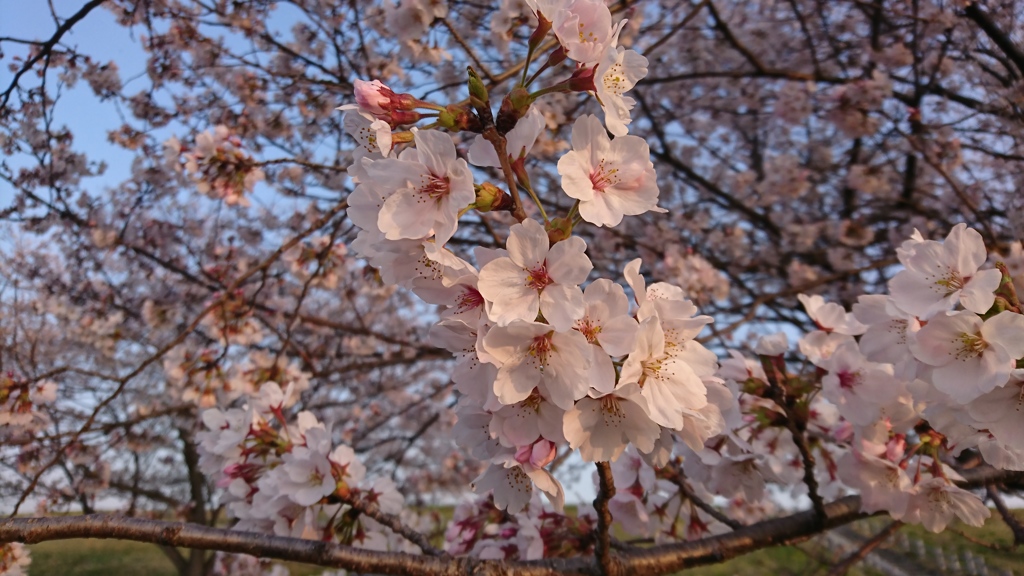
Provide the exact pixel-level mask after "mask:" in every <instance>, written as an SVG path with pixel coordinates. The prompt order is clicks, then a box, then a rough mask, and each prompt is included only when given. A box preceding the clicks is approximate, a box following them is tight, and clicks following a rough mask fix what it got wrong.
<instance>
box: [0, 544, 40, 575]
mask: <svg viewBox="0 0 1024 576" xmlns="http://www.w3.org/2000/svg"><path fill="white" fill-rule="evenodd" d="M31 563H32V557H31V556H30V555H29V553H28V548H26V547H25V545H24V544H20V543H18V542H10V543H8V544H0V576H24V575H25V574H28V565H29V564H31Z"/></svg>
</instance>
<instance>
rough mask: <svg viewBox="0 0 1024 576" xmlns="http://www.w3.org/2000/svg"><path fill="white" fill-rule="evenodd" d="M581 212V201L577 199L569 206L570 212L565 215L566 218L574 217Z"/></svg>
mask: <svg viewBox="0 0 1024 576" xmlns="http://www.w3.org/2000/svg"><path fill="white" fill-rule="evenodd" d="M579 212H580V201H579V200H577V201H575V202H573V203H572V207H570V208H569V213H568V214H566V215H565V217H566V218H568V219H570V220H571V219H572V218H573V217H575V216H576V215H577V214H579Z"/></svg>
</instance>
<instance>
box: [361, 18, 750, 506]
mask: <svg viewBox="0 0 1024 576" xmlns="http://www.w3.org/2000/svg"><path fill="white" fill-rule="evenodd" d="M530 6H531V8H532V9H533V10H535V12H536V15H537V16H538V18H539V19H540V21H541V23H542V24H541V28H540V29H543V27H544V26H545V24H546V25H547V26H550V27H551V29H552V30H554V32H555V35H556V37H557V38H558V39H559V41H560V45H561V49H562V50H563V51H564V53H565V54H564V55H565V56H566V57H568V58H570V59H573V60H575V61H576V62H577V66H576V68H575V71H574V72H573V75H572V79H571V80H570V81H568V82H566V83H564V84H563V85H562V86H563V88H564V90H563V91H569V90H570V84H572V88H571V89H580V88H579V87H580V86H589V87H588V88H584V89H586V90H589V91H593V92H594V93H596V94H597V96H598V97H599V99H600V102H601V104H602V107H603V108H604V111H605V123H604V124H602V123H601V121H600V120H598V119H597V118H596V117H594V116H582V117H580V118H579V119H578V120H576V122H575V124H574V125H573V129H572V138H571V140H572V141H571V150H570V151H568V152H567V153H566V154H565V155H564V156H562V157H561V159H560V160H559V162H558V172H559V174H560V175H561V188H562V192H564V193H565V194H566V195H567V196H568V197H569V198H571V199H575V200H576V202H575V204H574V206H573V208H572V210H571V211H570V214H569V215H568V216H567V217H566V218H565V219H561V220H562V224H561V227H560V225H559V223H558V219H556V220H554V221H553V220H550V219H548V218H547V216H546V214H544V213H543V210H541V212H542V214H541V216H542V217H543V219H544V222H543V223H542V222H539V221H538V220H535V219H532V218H525V219H523V220H522V221H520V222H519V223H517V224H514V225H512V226H511V228H510V231H509V236H508V238H507V241H506V243H505V249H497V250H491V249H484V248H479V247H478V248H477V249H476V250H475V251H474V253H473V254H472V258H473V259H474V260H475V263H471V262H469V261H467V260H465V259H463V258H460V257H459V256H457V255H456V254H455V253H453V252H451V251H450V250H448V249H447V248H446V246H445V244H446V243H447V242H448V241H449V240H450V239H451V238H452V236H453V235H454V234H455V231H456V229H457V228H458V221H459V218H460V216H462V215H463V214H464V213H466V212H468V211H469V210H472V209H479V210H481V211H490V210H492V209H494V208H495V206H496V205H500V204H501V203H502V202H503V200H502V199H501V198H500V197H501V196H502V195H504V192H502V191H498V192H496V193H495V192H493V190H496V188H494V187H493V186H490V187H488V186H476V185H475V184H474V179H473V172H472V171H471V169H470V165H471V164H472V165H476V166H481V167H508V168H509V169H510V171H512V172H514V173H515V174H516V177H517V180H518V184H519V186H521V187H522V188H523V189H524V190H526V191H528V192H530V193H531V195H532V194H533V193H534V192H533V190H532V188H530V185H529V178H528V177H526V176H525V168H524V165H523V162H522V160H523V159H524V158H525V157H526V156H527V155H528V154H529V153H530V150H531V148H532V147H533V145H534V143H535V141H536V140H537V138H538V137H539V135H540V134H541V131H542V130H543V129H544V120H543V117H542V116H541V114H540V113H539V112H538V111H537V109H536V108H529V104H527V105H526V106H525V108H526V109H525V110H520V112H522V113H521V114H520V115H519V116H518V117H517V118H516V120H515V122H514V126H512V127H511V128H510V129H509V130H508V131H507V133H506V135H505V136H504V140H505V142H506V144H505V146H504V147H503V149H504V151H505V152H506V153H507V158H500V157H499V153H498V149H499V148H498V147H497V146H495V145H493V136H492V137H486V135H484V134H481V135H478V136H477V137H476V139H475V140H474V141H473V142H472V143H471V145H470V147H469V150H468V155H467V158H468V162H467V160H466V159H463V158H460V157H459V156H458V153H457V149H456V145H455V141H454V140H453V137H452V136H451V135H450V134H448V133H445V132H442V131H440V130H433V129H424V130H418V131H413V132H411V133H408V134H409V135H408V136H399V133H389V132H388V131H387V130H384V129H383V126H384V125H387V126H389V127H390V128H392V129H393V128H396V127H397V126H398V125H399V123H397V122H396V120H395V119H396V118H398V117H402V118H408V116H407V114H408V111H409V110H411V109H412V108H413V107H423V108H428V109H429V108H430V107H431V105H429V104H427V103H423V102H419V101H414V99H411V98H410V97H408V96H407V95H400V94H395V93H393V92H392V91H391V90H390V89H388V88H387V87H386V86H384V85H383V84H381V83H379V82H376V81H374V82H372V83H368V82H357V84H356V102H357V104H354V105H351V106H348V107H344V108H346V109H353V110H355V113H350V114H349V115H348V116H347V117H346V126H348V127H349V129H350V132H351V133H352V135H353V136H354V137H355V138H356V139H357V140H359V141H360V143H361V144H362V148H361V151H360V152H359V159H358V161H357V162H356V163H354V165H353V166H352V168H351V169H350V170H349V175H350V177H351V178H352V180H353V181H354V182H356V183H357V187H356V189H355V191H354V192H353V193H352V194H351V196H350V198H349V206H350V209H349V216H350V218H351V219H352V221H353V222H354V223H355V224H356V225H357V226H359V227H360V228H361V231H360V233H359V237H358V239H357V240H356V242H354V243H353V244H352V245H351V248H352V249H353V250H354V251H356V252H357V253H358V254H360V255H361V256H362V257H364V258H366V259H368V260H369V262H370V263H371V264H373V265H374V266H376V267H378V268H379V269H380V270H381V273H382V276H383V278H384V280H385V281H386V282H388V283H391V284H398V285H401V286H405V287H407V288H410V289H412V290H413V291H414V292H415V293H416V294H418V295H419V296H420V297H421V298H423V299H424V300H425V301H426V302H428V303H431V304H437V305H441V306H444V307H446V310H445V311H444V312H443V313H442V314H441V320H440V322H438V324H437V325H436V326H435V327H434V329H433V331H432V340H433V342H434V343H435V344H436V345H438V346H441V347H444V348H446V349H448V350H450V351H451V352H453V353H454V354H455V355H456V357H457V359H458V361H457V364H456V367H455V370H454V373H453V375H452V380H453V381H454V383H455V385H456V387H457V389H458V390H459V392H461V396H460V399H459V404H458V407H457V412H458V414H459V420H458V423H457V425H456V440H457V441H458V442H459V444H460V445H462V446H463V447H464V448H466V449H468V450H469V451H470V452H471V453H472V454H473V455H474V456H475V457H477V458H480V459H483V460H487V461H489V462H490V463H491V465H490V467H489V468H488V469H487V471H486V472H485V473H484V474H483V475H482V476H481V477H480V478H478V479H477V481H476V483H475V487H476V490H477V491H478V492H481V493H486V492H487V491H489V490H493V492H494V501H495V503H496V504H497V506H498V507H500V508H507V509H508V511H509V512H512V513H514V512H518V511H520V510H522V509H523V508H525V507H526V506H527V504H528V503H529V502H530V499H531V495H532V493H533V488H534V486H536V487H538V488H540V490H542V491H544V492H545V493H547V495H548V496H549V497H550V498H551V500H552V502H553V503H554V504H555V506H556V508H560V507H561V505H562V502H563V498H564V497H563V490H562V487H561V485H560V484H559V482H558V481H557V480H556V479H555V478H554V476H552V475H551V473H550V472H549V471H548V470H547V469H546V467H547V466H548V465H549V464H551V462H552V461H554V460H555V458H556V456H557V455H558V454H559V452H560V451H561V452H562V453H565V452H567V451H571V450H579V453H580V455H581V456H582V457H583V458H584V459H585V460H588V461H609V460H615V459H616V458H618V456H619V455H620V454H622V452H623V451H624V450H625V448H626V447H627V446H628V445H629V444H633V445H635V446H637V448H638V449H639V450H640V452H641V453H643V454H645V455H646V456H647V457H649V458H651V459H653V460H655V461H658V460H659V459H660V460H664V458H666V457H667V455H668V454H669V453H670V451H671V443H672V437H671V435H670V431H675V432H677V433H678V434H680V435H681V436H682V437H683V438H684V439H686V441H687V442H690V443H692V444H693V445H694V446H698V447H699V446H700V445H702V444H703V441H704V440H705V439H707V438H708V437H710V436H713V435H715V434H718V433H720V432H721V431H722V428H721V422H722V418H721V411H722V409H723V402H728V401H729V400H731V395H730V394H728V392H727V391H724V387H723V385H722V383H721V381H720V380H719V379H718V378H716V377H715V375H714V374H715V371H716V370H717V367H718V365H717V362H716V359H715V355H714V354H713V353H711V352H710V351H708V350H707V349H706V348H704V347H703V346H702V345H701V344H699V343H698V342H696V341H695V340H694V337H695V336H696V335H697V334H698V333H699V332H700V331H701V329H702V328H703V327H704V326H705V325H707V324H708V323H709V322H711V318H710V317H707V316H698V315H697V308H696V306H695V305H694V304H693V303H692V302H691V301H690V300H688V299H687V298H686V297H684V295H683V292H682V290H681V289H680V288H678V287H676V286H672V285H669V284H663V283H659V284H654V285H652V286H650V287H647V286H646V283H645V280H644V278H643V276H642V275H641V274H640V261H639V260H636V261H634V262H632V263H630V264H629V265H628V266H627V267H626V270H625V278H624V279H625V282H626V283H627V284H628V285H629V287H630V289H631V292H632V294H633V297H632V298H630V297H629V296H627V294H626V290H625V289H624V288H623V285H622V284H621V283H617V282H615V281H613V280H610V279H603V278H602V279H597V280H594V281H593V282H591V283H590V284H589V285H587V286H586V289H585V290H584V289H583V287H582V286H583V285H584V284H585V283H586V282H587V280H588V277H589V275H590V272H591V270H592V268H593V265H592V264H591V261H590V259H589V258H588V257H587V255H586V250H587V246H586V243H585V242H584V241H583V240H582V239H581V238H579V237H576V236H572V235H571V226H572V224H573V223H578V222H580V221H585V222H588V223H590V224H593V225H595V226H616V225H618V224H619V223H620V222H621V221H622V219H623V218H624V217H625V216H633V215H638V214H643V213H645V212H648V211H662V210H661V209H659V208H658V207H657V201H658V185H657V181H656V177H655V173H654V166H653V164H652V163H651V160H650V151H649V148H648V146H647V143H646V142H644V141H643V140H642V139H640V138H638V137H636V136H630V135H627V134H626V124H628V121H629V109H630V108H631V106H632V100H630V99H629V98H627V97H625V96H623V93H624V92H625V91H627V90H628V89H630V88H632V86H633V85H634V84H635V83H636V80H638V79H639V78H642V77H643V75H645V74H646V60H645V59H643V57H642V56H639V55H638V54H636V53H635V52H633V51H631V50H625V49H623V48H622V47H618V46H617V38H618V33H619V30H620V29H621V24H620V25H618V26H615V27H613V26H612V23H611V14H610V13H609V11H608V8H607V6H606V5H605V4H604V3H603V2H599V1H597V0H575V1H571V2H568V1H566V2H537V3H530ZM588 83H589V84H588ZM558 86H559V85H556V87H558ZM544 92H545V91H544V90H541V91H539V92H537V93H534V94H533V95H531V96H530V101H532V100H533V99H535V98H537V97H539V96H540V95H542V94H543V93H544ZM505 105H506V104H505V103H503V111H504V110H505ZM434 108H439V107H434ZM446 111H447V113H449V114H451V113H452V112H451V111H450V110H446ZM402 114H406V116H403V115H402ZM500 123H501V114H500V113H499V124H500ZM449 124H451V125H452V126H454V127H458V125H457V124H455V123H452V122H450V123H449ZM452 126H449V127H452ZM484 128H485V127H484ZM467 129H469V130H471V131H472V128H468V127H467ZM478 131H479V130H478ZM608 132H611V133H612V134H614V135H615V138H610V137H609V135H608ZM409 140H411V144H412V146H408V147H405V148H404V149H401V150H398V149H397V148H395V147H393V146H394V145H395V143H396V142H397V141H405V142H408V141H409ZM385 142H388V143H390V145H388V144H384V143H385ZM505 201H507V199H505ZM538 207H539V206H538ZM566 221H568V222H569V224H568V228H569V231H570V233H566V232H565V222H566ZM631 300H632V302H631ZM709 388H711V389H713V390H718V389H721V390H723V392H721V393H717V392H716V391H712V392H710V393H709ZM719 400H721V402H719Z"/></svg>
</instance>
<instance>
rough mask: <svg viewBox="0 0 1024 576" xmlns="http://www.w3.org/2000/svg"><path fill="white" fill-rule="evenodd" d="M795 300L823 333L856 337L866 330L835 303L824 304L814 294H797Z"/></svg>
mask: <svg viewBox="0 0 1024 576" xmlns="http://www.w3.org/2000/svg"><path fill="white" fill-rule="evenodd" d="M797 298H798V299H799V300H800V303H801V304H803V305H804V310H807V315H808V316H810V317H811V320H814V323H815V324H817V325H818V328H820V329H821V330H824V331H825V332H836V333H839V334H846V335H847V336H857V335H859V334H863V333H864V331H865V330H867V326H865V325H863V324H861V323H860V322H859V321H858V320H857V318H856V317H855V316H854V315H853V314H849V313H847V312H846V310H844V309H843V307H842V306H840V305H839V304H836V303H835V302H825V299H824V298H822V297H821V296H819V295H817V294H815V295H813V296H808V295H806V294H798V295H797Z"/></svg>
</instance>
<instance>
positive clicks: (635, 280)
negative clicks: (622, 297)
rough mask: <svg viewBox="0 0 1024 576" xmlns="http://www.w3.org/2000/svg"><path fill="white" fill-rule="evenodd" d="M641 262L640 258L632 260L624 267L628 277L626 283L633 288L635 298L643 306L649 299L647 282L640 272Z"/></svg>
mask: <svg viewBox="0 0 1024 576" xmlns="http://www.w3.org/2000/svg"><path fill="white" fill-rule="evenodd" d="M640 263H641V260H640V259H639V258H637V259H636V260H631V261H630V262H629V264H626V267H625V269H623V275H624V276H625V277H626V284H629V287H630V288H632V289H633V298H634V299H635V300H636V303H637V305H639V306H643V304H644V302H646V301H647V282H646V281H645V280H644V276H643V274H641V273H640Z"/></svg>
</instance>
